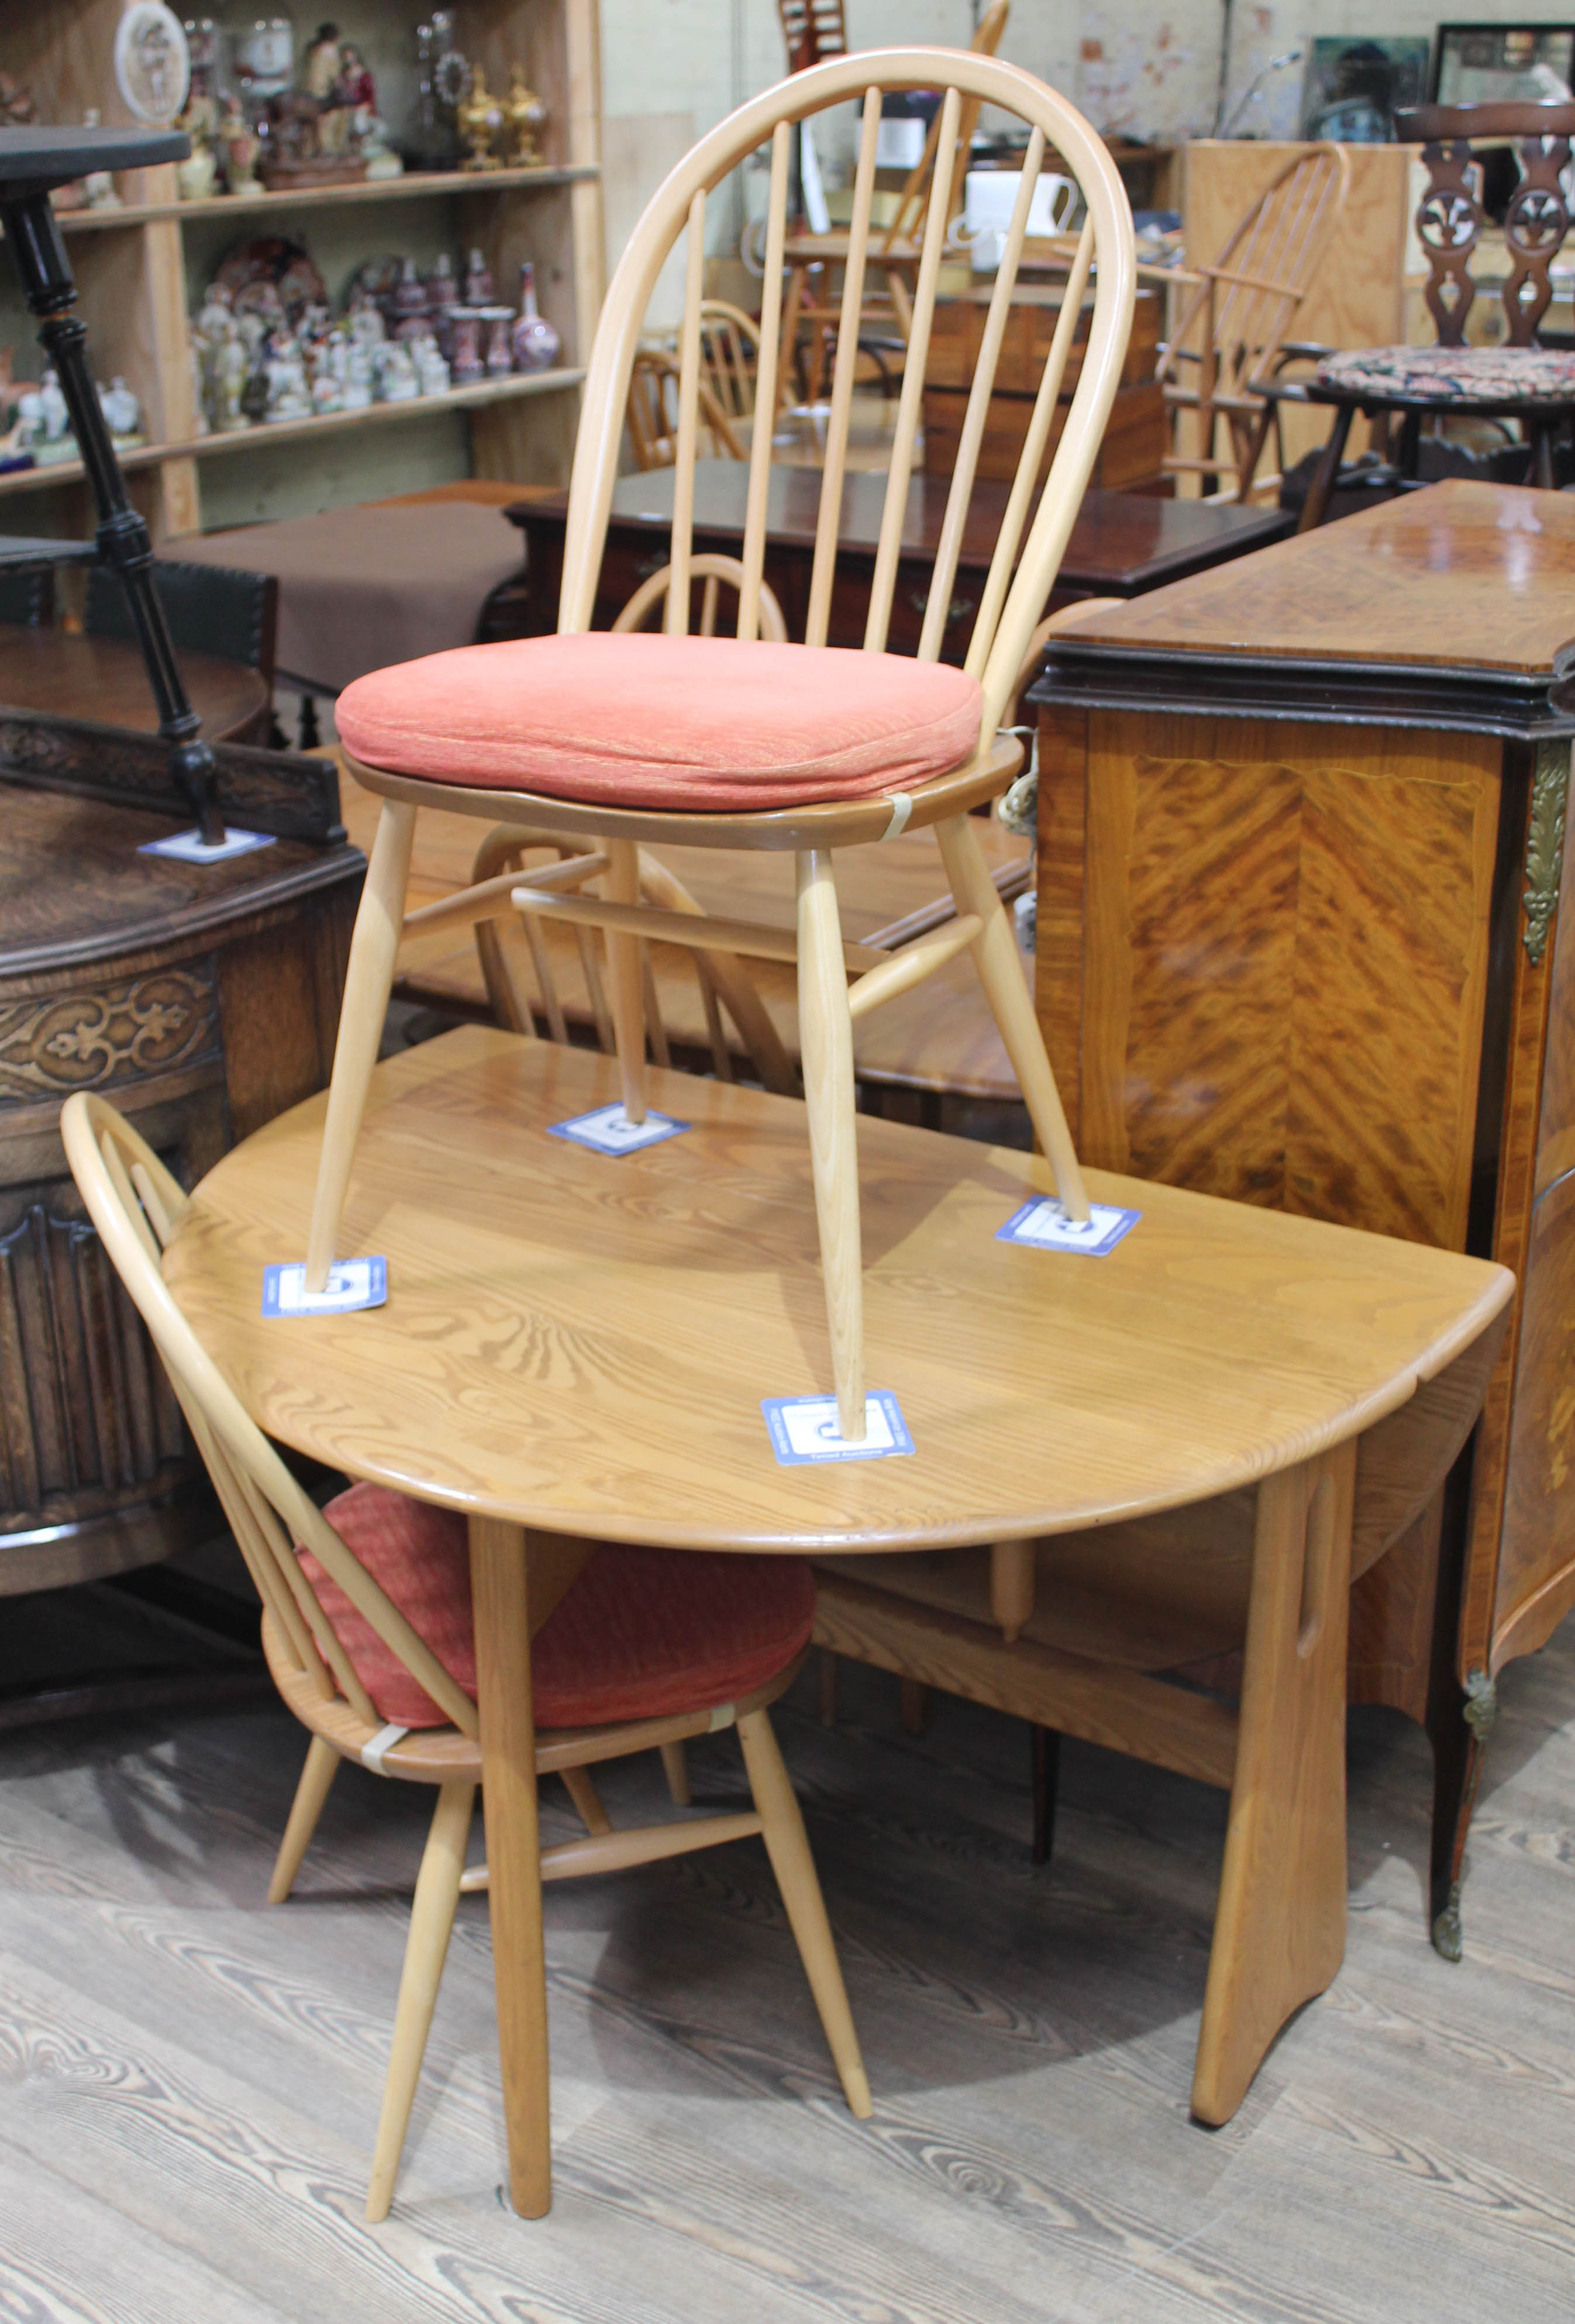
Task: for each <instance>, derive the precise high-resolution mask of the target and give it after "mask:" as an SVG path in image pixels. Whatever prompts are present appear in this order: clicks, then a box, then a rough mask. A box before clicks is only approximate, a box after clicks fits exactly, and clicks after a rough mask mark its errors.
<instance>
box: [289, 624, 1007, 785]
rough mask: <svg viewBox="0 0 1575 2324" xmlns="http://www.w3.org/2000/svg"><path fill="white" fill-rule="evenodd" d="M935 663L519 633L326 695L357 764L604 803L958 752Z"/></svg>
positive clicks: (721, 642)
mask: <svg viewBox="0 0 1575 2324" xmlns="http://www.w3.org/2000/svg"><path fill="white" fill-rule="evenodd" d="M982 700H983V697H982V696H981V692H980V687H979V682H978V680H977V679H976V678H970V677H968V675H967V674H966V672H964V671H963V670H960V669H951V668H950V667H949V666H948V665H947V664H945V663H943V662H926V661H913V660H910V659H908V658H907V656H906V655H902V654H876V653H868V654H867V653H854V652H851V651H849V650H848V649H846V648H845V647H841V646H794V645H770V644H766V643H758V644H752V645H741V644H740V643H739V641H738V640H737V639H736V638H668V637H656V636H648V635H646V634H644V633H643V632H637V633H636V634H635V635H633V636H631V637H613V636H611V635H608V634H606V633H605V632H596V633H594V634H593V635H590V636H585V637H570V638H524V639H520V640H518V641H509V642H508V643H505V644H502V645H495V646H465V647H462V648H460V649H459V650H458V651H456V652H454V653H438V654H428V655H426V656H425V657H424V658H423V659H421V660H420V661H406V662H400V663H397V664H396V665H395V667H394V668H393V669H379V670H373V673H372V674H371V676H370V677H368V678H357V679H356V680H355V684H354V685H353V686H347V687H345V691H344V693H343V694H341V695H340V696H339V698H338V700H337V702H336V704H335V705H334V718H335V723H336V725H337V727H338V730H339V734H340V737H341V739H342V740H343V742H345V744H346V745H347V747H348V748H349V749H350V750H351V751H352V752H354V753H355V756H356V757H357V758H358V759H364V761H366V763H367V764H368V765H369V766H373V767H386V768H388V769H389V770H391V772H393V773H396V774H404V775H422V776H425V777H426V778H427V779H428V780H429V781H432V782H439V783H467V784H474V785H477V786H480V787H482V788H492V787H496V788H500V789H504V788H507V789H512V790H527V791H536V792H539V793H544V794H546V795H547V796H548V797H550V798H568V799H578V800H581V801H584V802H585V803H586V804H595V803H598V802H600V803H602V804H604V805H606V806H609V807H678V808H697V809H701V810H705V809H707V808H710V809H714V810H719V809H722V808H740V807H741V808H745V809H749V808H756V807H788V806H793V805H797V804H802V803H805V802H807V801H813V800H815V799H847V798H862V797H864V796H865V795H866V794H867V793H870V792H878V791H896V790H907V789H911V788H913V787H914V786H915V785H916V784H918V783H921V782H924V781H926V780H927V779H929V777H931V776H932V775H941V774H944V773H946V772H947V770H949V769H950V768H953V767H956V766H960V765H961V764H962V763H963V761H964V760H965V759H967V758H969V757H970V756H971V755H972V751H973V748H974V745H975V743H976V742H978V739H979V722H980V716H981V705H982Z"/></svg>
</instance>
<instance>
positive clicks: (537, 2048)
mask: <svg viewBox="0 0 1575 2324" xmlns="http://www.w3.org/2000/svg"><path fill="white" fill-rule="evenodd" d="M470 1579H471V1591H472V1595H473V1597H474V1607H475V1649H476V1703H477V1707H478V1709H479V1711H480V1712H481V1746H482V1802H483V1807H484V1812H485V1818H486V1839H487V1871H488V1884H487V1885H488V1896H489V1899H490V1904H491V1912H492V1931H493V1981H494V1985H495V1988H496V1992H497V2006H498V2052H499V2057H500V2060H501V2061H502V2079H503V2123H504V2128H505V2133H506V2135H507V2138H508V2145H509V2196H510V2200H511V2202H512V2204H513V2206H514V2209H516V2210H517V2211H518V2212H520V2214H521V2215H522V2216H523V2217H524V2218H528V2219H539V2218H542V2216H543V2215H544V2214H545V2212H546V2211H547V2210H548V2207H549V2205H550V2204H551V2201H552V2120H551V2109H550V2106H549V2098H548V2060H547V1961H546V1955H545V1951H544V1949H543V1944H542V1934H541V1852H540V1841H539V1837H538V1832H537V1821H536V1729H535V1722H534V1720H533V1717H532V1714H531V1704H530V1607H529V1597H528V1583H527V1576H526V1544H525V1529H524V1527H523V1526H517V1525H510V1524H507V1523H505V1522H504V1521H503V1520H502V1519H500V1518H496V1517H472V1518H471V1520H470Z"/></svg>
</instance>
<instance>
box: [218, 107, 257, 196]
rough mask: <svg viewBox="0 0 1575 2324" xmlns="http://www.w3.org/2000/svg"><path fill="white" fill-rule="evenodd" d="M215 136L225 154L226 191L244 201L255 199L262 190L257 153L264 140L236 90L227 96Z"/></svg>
mask: <svg viewBox="0 0 1575 2324" xmlns="http://www.w3.org/2000/svg"><path fill="white" fill-rule="evenodd" d="M214 136H215V140H216V143H217V145H218V147H219V150H220V152H222V153H223V155H224V162H225V191H226V193H227V194H235V195H236V196H238V197H239V198H240V199H242V200H243V201H250V200H253V199H254V198H256V196H257V195H259V194H260V193H261V192H262V191H263V181H262V180H261V179H260V178H259V177H258V175H257V156H258V153H259V152H261V151H262V141H261V140H260V139H259V137H258V135H257V133H256V131H255V130H254V129H253V127H252V125H251V124H250V122H248V120H247V119H246V116H245V115H244V113H243V112H242V111H241V100H240V98H239V97H236V96H235V95H234V94H232V95H230V96H229V97H226V99H225V106H224V111H223V113H222V114H221V115H220V116H219V123H218V127H217V128H216V131H215V132H214Z"/></svg>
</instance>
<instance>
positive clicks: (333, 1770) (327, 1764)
mask: <svg viewBox="0 0 1575 2324" xmlns="http://www.w3.org/2000/svg"><path fill="white" fill-rule="evenodd" d="M338 1772H339V1754H338V1753H337V1751H336V1750H335V1748H334V1747H333V1745H332V1744H331V1743H325V1742H324V1740H323V1738H322V1737H321V1736H320V1735H314V1736H313V1737H312V1739H311V1741H310V1742H309V1744H308V1746H307V1755H306V1766H304V1767H303V1768H302V1769H301V1771H300V1781H299V1784H297V1785H296V1787H295V1800H294V1803H293V1804H292V1806H291V1808H290V1821H289V1822H288V1823H287V1824H286V1825H285V1827H284V1838H283V1839H282V1840H281V1841H280V1843H279V1854H278V1855H277V1857H275V1858H274V1861H273V1877H272V1880H270V1882H269V1883H268V1902H269V1903H270V1904H283V1902H284V1900H285V1898H286V1897H287V1896H288V1895H289V1894H290V1890H291V1889H292V1888H293V1887H294V1886H295V1876H296V1874H297V1873H298V1872H299V1870H300V1860H301V1858H302V1857H303V1856H304V1855H305V1854H306V1852H307V1850H308V1849H309V1847H310V1846H311V1844H312V1834H313V1832H314V1831H316V1830H317V1828H318V1817H319V1816H320V1815H321V1814H322V1812H323V1806H324V1803H325V1802H326V1801H327V1796H328V1792H329V1789H330V1787H331V1785H332V1784H333V1781H334V1778H335V1776H336V1775H337V1774H338Z"/></svg>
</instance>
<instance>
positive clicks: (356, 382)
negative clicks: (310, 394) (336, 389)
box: [340, 338, 374, 411]
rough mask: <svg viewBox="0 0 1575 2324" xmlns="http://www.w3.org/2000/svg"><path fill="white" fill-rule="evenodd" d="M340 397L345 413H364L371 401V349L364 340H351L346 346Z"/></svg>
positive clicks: (372, 391)
mask: <svg viewBox="0 0 1575 2324" xmlns="http://www.w3.org/2000/svg"><path fill="white" fill-rule="evenodd" d="M340 395H341V400H342V401H343V403H344V407H345V410H346V411H364V410H365V409H366V407H367V405H368V404H369V403H371V402H372V401H373V395H374V390H373V378H372V349H371V347H370V346H368V345H367V343H366V341H365V340H364V339H356V338H352V339H351V340H350V341H349V343H348V346H346V349H345V381H344V385H343V387H342V389H341V390H340Z"/></svg>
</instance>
